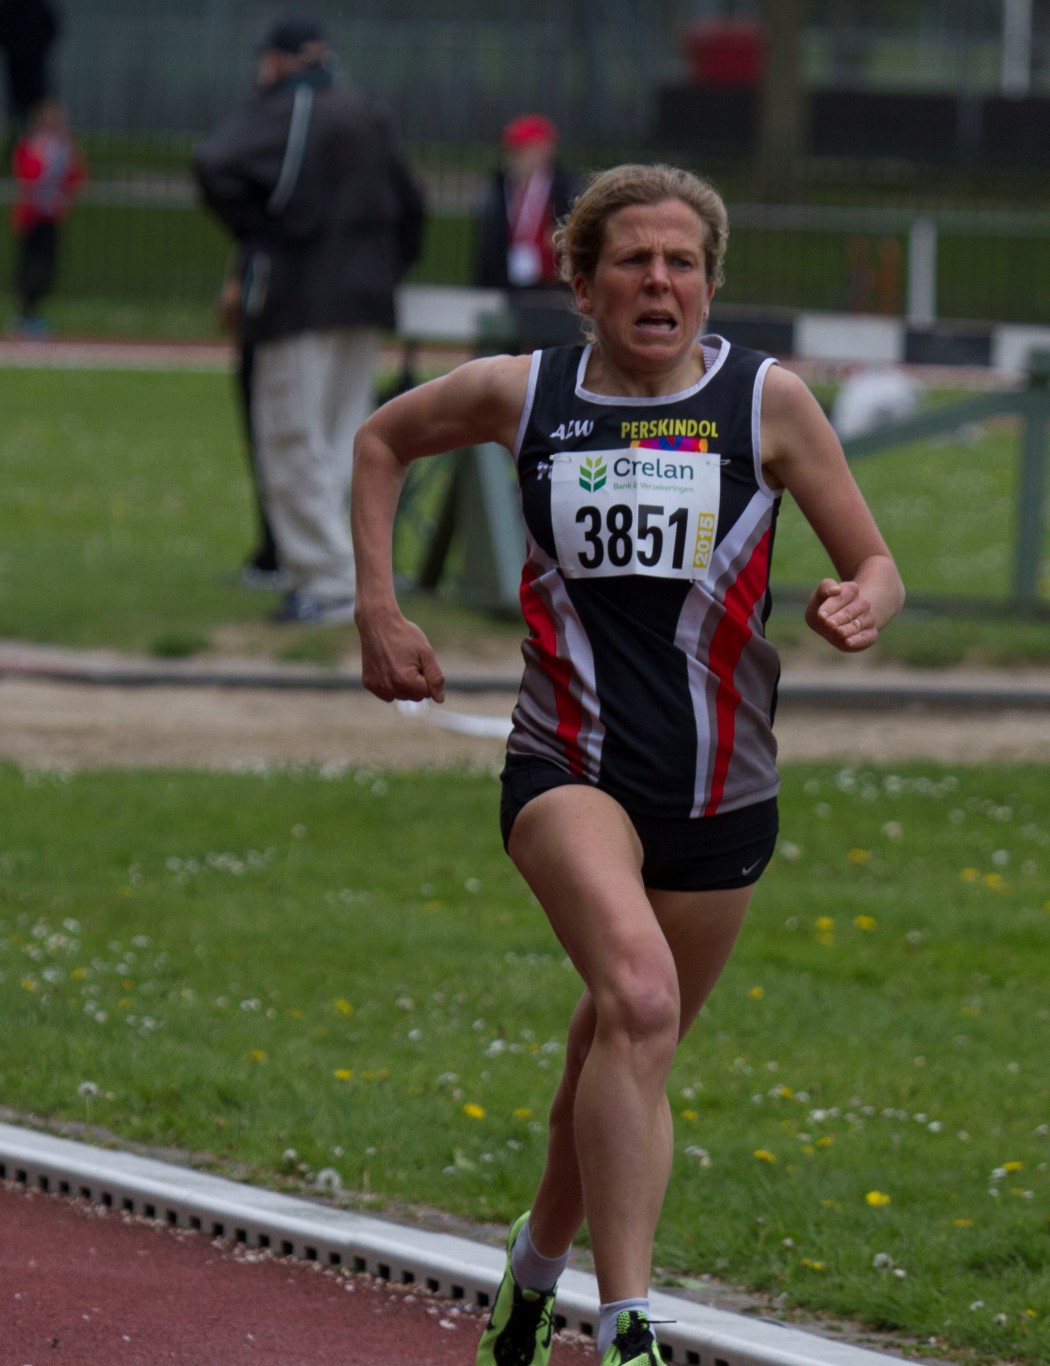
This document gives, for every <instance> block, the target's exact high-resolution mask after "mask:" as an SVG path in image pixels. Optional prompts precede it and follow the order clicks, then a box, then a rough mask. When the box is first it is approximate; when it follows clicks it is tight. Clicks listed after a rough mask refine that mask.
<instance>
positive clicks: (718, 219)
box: [554, 164, 729, 285]
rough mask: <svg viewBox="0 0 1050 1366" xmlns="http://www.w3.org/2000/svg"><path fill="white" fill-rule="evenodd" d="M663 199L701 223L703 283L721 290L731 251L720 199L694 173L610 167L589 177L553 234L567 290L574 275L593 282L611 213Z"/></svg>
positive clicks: (657, 167)
mask: <svg viewBox="0 0 1050 1366" xmlns="http://www.w3.org/2000/svg"><path fill="white" fill-rule="evenodd" d="M665 199H679V200H681V202H682V203H683V204H686V205H688V207H689V208H691V209H692V210H693V212H694V213H695V214H696V215H697V217H698V218H699V219H700V222H701V224H702V226H703V238H704V242H703V246H704V265H705V267H706V271H707V278H708V280H710V281H713V282H714V283H715V284H716V285H720V284H722V282H723V279H724V277H725V269H724V266H725V254H726V248H727V247H728V245H729V215H728V214H727V213H726V206H725V204H724V203H723V200H722V196H721V195H720V194H719V193H718V191H717V190H716V189H715V188H714V186H713V185H710V184H709V183H708V182H707V181H706V180H704V179H703V178H702V177H701V176H698V175H694V174H693V172H692V171H683V170H680V169H679V168H678V167H677V166H665V165H660V164H657V165H653V166H645V165H626V166H613V167H612V168H611V169H610V170H608V171H599V172H598V173H597V174H596V175H593V176H592V177H591V179H590V180H589V181H588V183H587V185H586V186H585V188H584V190H583V192H582V193H581V194H580V196H579V197H578V198H577V199H576V201H575V202H574V204H573V206H572V208H571V209H570V211H569V213H568V216H567V217H566V218H565V219H564V220H563V222H561V223H560V224H559V225H558V229H557V231H556V233H555V234H554V246H555V250H556V251H557V252H558V255H559V257H560V267H559V269H560V271H561V277H562V279H563V280H564V281H565V282H566V283H567V284H571V283H572V279H573V276H574V275H582V276H584V278H585V279H588V280H591V279H593V278H594V273H595V271H596V270H597V268H598V258H599V257H600V256H601V251H602V246H603V245H604V242H605V225H606V223H608V221H609V219H610V218H611V217H612V215H613V214H614V213H617V212H618V211H619V210H620V209H625V208H627V207H628V206H629V205H631V204H662V203H663V201H664V200H665Z"/></svg>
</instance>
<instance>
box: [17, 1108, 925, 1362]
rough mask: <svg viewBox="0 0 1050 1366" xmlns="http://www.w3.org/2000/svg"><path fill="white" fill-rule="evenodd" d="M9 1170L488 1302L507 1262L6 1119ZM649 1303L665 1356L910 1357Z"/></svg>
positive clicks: (36, 1184)
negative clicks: (18, 1124)
mask: <svg viewBox="0 0 1050 1366" xmlns="http://www.w3.org/2000/svg"><path fill="white" fill-rule="evenodd" d="M0 1179H3V1180H7V1181H14V1182H16V1183H17V1184H20V1185H23V1186H28V1187H32V1188H34V1189H39V1190H43V1191H48V1192H51V1193H54V1194H56V1195H60V1196H67V1197H72V1198H80V1199H84V1200H88V1201H91V1202H92V1203H94V1204H98V1205H103V1206H106V1207H109V1208H113V1209H117V1210H125V1211H127V1212H128V1213H129V1214H134V1215H138V1216H141V1217H144V1218H147V1219H154V1220H158V1221H160V1222H161V1223H164V1224H167V1225H169V1226H170V1227H172V1228H189V1229H195V1230H199V1231H201V1232H203V1233H205V1234H207V1235H209V1236H211V1237H216V1238H229V1239H232V1240H234V1241H235V1242H239V1243H242V1244H244V1245H246V1246H248V1247H256V1248H269V1249H271V1250H272V1251H273V1252H274V1253H276V1254H277V1255H278V1256H286V1257H296V1258H299V1259H301V1260H305V1261H311V1262H318V1263H320V1264H321V1265H324V1266H329V1267H344V1268H346V1269H347V1270H349V1271H355V1272H363V1273H366V1274H368V1275H371V1276H375V1277H379V1278H380V1279H382V1280H386V1281H392V1282H395V1283H401V1284H417V1285H421V1286H425V1287H426V1288H427V1289H428V1290H430V1291H431V1292H432V1293H434V1294H436V1295H439V1296H441V1297H443V1298H448V1299H457V1300H465V1301H467V1302H469V1303H472V1304H476V1305H480V1306H487V1305H489V1304H491V1302H492V1299H493V1298H494V1296H495V1293H496V1289H497V1287H498V1285H499V1281H500V1277H501V1276H502V1274H503V1266H504V1256H505V1254H504V1252H503V1250H502V1248H496V1247H489V1246H486V1245H484V1244H480V1243H474V1242H472V1241H470V1240H469V1239H466V1238H460V1237H456V1236H453V1235H450V1234H443V1233H430V1232H427V1231H425V1230H422V1229H416V1228H411V1227H408V1226H405V1225H401V1224H393V1223H389V1222H387V1221H384V1220H380V1219H375V1218H372V1217H370V1216H367V1215H362V1214H355V1213H352V1212H348V1211H345V1210H339V1209H335V1208H333V1207H331V1206H328V1205H322V1204H319V1203H314V1202H313V1201H310V1200H305V1199H299V1198H295V1197H292V1196H288V1195H281V1194H279V1193H276V1192H274V1191H268V1190H263V1189H261V1188H259V1187H254V1186H246V1185H242V1184H241V1183H239V1182H236V1181H230V1180H227V1179H225V1178H223V1177H217V1176H211V1175H208V1174H207V1173H204V1172H198V1171H193V1170H192V1169H189V1168H184V1167H177V1166H175V1165H173V1164H169V1163H166V1162H159V1161H156V1160H155V1159H152V1158H146V1157H140V1156H138V1155H136V1154H133V1153H122V1152H114V1151H110V1150H107V1149H100V1148H94V1147H92V1146H90V1145H88V1144H85V1143H77V1142H73V1141H71V1140H69V1139H64V1138H57V1137H54V1136H52V1135H50V1134H44V1133H39V1132H36V1131H34V1130H29V1129H22V1128H18V1127H16V1126H13V1125H9V1124H0ZM651 1307H652V1313H653V1318H654V1319H656V1320H662V1321H663V1322H661V1325H660V1333H659V1337H660V1342H661V1345H662V1346H663V1348H664V1351H665V1353H669V1355H667V1356H666V1360H668V1361H671V1362H675V1363H677V1362H683V1363H689V1364H690V1366H887V1363H888V1362H890V1361H899V1360H903V1358H900V1357H898V1356H896V1355H893V1356H891V1355H890V1354H888V1353H883V1352H874V1351H870V1350H868V1349H866V1348H861V1347H854V1346H852V1345H850V1344H847V1343H842V1342H835V1341H832V1340H830V1339H828V1338H824V1337H819V1336H817V1335H816V1334H814V1333H808V1332H804V1331H802V1330H800V1329H796V1328H793V1327H790V1326H788V1325H785V1324H781V1323H778V1322H776V1321H775V1320H769V1319H750V1318H746V1317H745V1316H743V1315H739V1314H730V1313H727V1312H726V1311H725V1310H721V1309H713V1308H710V1307H708V1306H706V1305H701V1304H695V1303H693V1302H692V1301H689V1300H685V1299H682V1298H679V1297H678V1296H676V1295H672V1294H666V1293H663V1292H657V1293H655V1294H654V1295H653V1296H652V1299H651ZM597 1310H598V1296H597V1286H596V1284H595V1281H594V1278H593V1277H592V1276H590V1275H589V1274H586V1273H583V1272H579V1271H571V1270H570V1271H568V1272H566V1274H565V1276H564V1277H563V1278H562V1281H561V1283H560V1285H559V1288H558V1300H557V1319H558V1326H559V1327H567V1328H571V1329H574V1330H576V1331H577V1332H581V1333H585V1334H587V1335H588V1336H593V1332H594V1328H595V1325H596V1322H597Z"/></svg>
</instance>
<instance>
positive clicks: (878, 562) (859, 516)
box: [762, 365, 904, 654]
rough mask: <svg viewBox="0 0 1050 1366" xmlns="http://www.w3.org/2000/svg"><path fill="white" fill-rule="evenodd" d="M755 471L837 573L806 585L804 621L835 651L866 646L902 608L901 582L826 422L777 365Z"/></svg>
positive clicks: (769, 381) (767, 387) (798, 383)
mask: <svg viewBox="0 0 1050 1366" xmlns="http://www.w3.org/2000/svg"><path fill="white" fill-rule="evenodd" d="M762 469H763V472H764V474H765V476H766V478H767V479H768V481H769V482H770V484H772V485H773V486H774V487H781V488H785V489H787V491H788V492H789V493H790V494H791V496H792V497H793V498H794V500H795V502H796V503H798V505H799V507H800V508H801V510H802V514H803V516H804V517H805V518H806V520H807V521H808V522H809V524H810V526H811V527H812V528H813V530H814V531H815V532H816V534H817V537H818V538H819V540H820V543H821V544H822V545H823V547H824V549H825V550H826V551H827V552H828V555H829V556H830V558H831V562H832V564H833V565H834V566H835V570H836V573H837V574H838V575H839V577H838V579H833V578H830V577H829V578H826V579H822V580H821V581H820V583H819V584H818V585H817V587H816V588H815V589H814V590H813V592H812V594H811V595H810V598H809V602H808V603H807V605H806V623H807V625H808V626H809V627H810V628H811V629H812V630H813V631H815V632H816V633H817V635H819V636H822V637H823V638H824V639H825V640H827V641H828V642H829V643H830V644H831V645H834V647H835V648H836V649H837V650H842V651H845V652H846V653H849V654H853V653H855V652H857V651H859V650H866V649H868V648H869V646H872V645H874V644H875V642H876V640H878V638H879V632H880V631H881V630H882V629H883V627H885V626H886V625H887V624H888V623H889V622H890V621H892V620H893V618H894V617H895V616H896V615H897V613H898V612H899V611H900V609H901V607H902V606H903V605H904V584H903V583H902V582H901V577H900V574H899V573H898V572H897V566H896V564H894V561H893V556H892V555H891V554H890V552H889V549H888V547H887V545H886V542H885V541H884V540H883V538H882V535H881V533H880V531H879V529H878V527H877V526H876V525H875V519H874V517H872V515H871V512H870V511H869V509H868V505H867V503H865V501H864V496H863V494H862V493H861V491H860V489H859V488H858V487H857V484H856V481H855V480H854V478H853V474H852V473H851V471H850V468H849V466H848V465H847V463H846V457H845V455H844V454H843V452H842V446H841V444H840V443H839V439H838V437H837V436H836V435H835V432H834V430H833V428H832V426H831V423H830V422H829V421H828V419H827V418H826V417H825V415H824V412H823V410H822V409H821V407H820V404H819V403H818V402H817V400H816V399H815V398H814V397H813V395H812V394H811V393H810V391H809V389H808V388H807V387H806V385H805V384H804V383H803V382H802V380H800V379H799V378H798V376H797V375H794V374H792V373H791V372H790V371H789V370H785V369H783V368H782V367H781V366H779V365H774V366H772V367H771V368H770V369H769V371H768V372H767V374H766V377H765V382H764V384H763V391H762Z"/></svg>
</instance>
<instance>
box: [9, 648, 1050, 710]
mask: <svg viewBox="0 0 1050 1366" xmlns="http://www.w3.org/2000/svg"><path fill="white" fill-rule="evenodd" d="M4 678H23V679H35V680H39V681H41V682H50V683H70V684H92V685H96V686H98V687H123V688H159V687H165V688H230V689H244V690H251V689H259V690H264V691H274V690H278V691H279V690H287V691H294V690H302V691H305V692H360V691H361V690H362V687H363V684H362V682H361V677H360V675H359V674H358V673H356V672H350V671H348V670H346V669H344V670H340V671H323V670H318V669H309V668H301V667H295V666H281V665H263V666H258V665H255V664H237V663H231V664H224V665H217V666H215V667H207V666H201V665H199V664H196V663H193V662H191V661H178V660H151V659H141V658H121V657H118V656H112V655H108V654H102V653H95V652H88V651H85V652H77V651H66V650H58V649H49V648H47V647H41V646H32V645H22V644H20V643H18V642H2V641H0V680H3V679H4ZM520 681H521V680H520V675H519V674H518V673H517V672H513V673H512V672H509V671H507V670H506V669H505V668H500V667H493V668H487V667H485V666H484V665H479V666H474V665H461V666H459V667H458V669H457V668H453V669H450V671H449V675H448V679H447V688H448V691H449V692H450V693H457V692H459V693H486V692H492V693H516V692H517V691H518V687H519V684H520ZM779 700H780V702H781V704H784V703H787V704H790V705H797V706H826V705H828V704H831V703H833V704H834V705H835V706H837V707H843V708H850V707H855V708H863V709H870V708H883V707H885V708H887V709H895V708H899V707H900V706H902V705H916V706H927V707H936V708H938V709H945V708H952V709H958V710H979V709H999V710H1048V709H1050V671H1045V670H1044V671H1041V672H1032V673H1030V674H1028V673H1012V674H1011V673H1005V672H1003V673H996V672H993V671H982V672H976V671H974V672H970V671H967V672H965V673H964V672H956V671H951V670H943V671H942V670H936V669H890V668H886V669H883V668H874V669H872V668H861V669H851V668H850V667H848V665H847V666H845V667H842V666H839V667H831V668H827V669H796V670H792V669H791V668H790V667H788V668H786V669H785V671H784V674H783V677H782V678H781V681H780V689H779Z"/></svg>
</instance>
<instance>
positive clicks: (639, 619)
mask: <svg viewBox="0 0 1050 1366" xmlns="http://www.w3.org/2000/svg"><path fill="white" fill-rule="evenodd" d="M703 345H704V357H705V363H706V366H707V368H706V371H705V373H704V375H703V376H702V377H701V379H700V380H699V381H698V382H697V383H696V384H695V385H694V386H693V387H692V388H690V389H687V390H684V391H683V392H681V393H677V394H670V395H662V396H660V397H658V398H627V397H623V398H618V397H609V396H607V395H603V394H595V393H591V392H589V391H588V390H586V389H585V388H584V387H583V377H584V375H585V374H586V367H587V360H588V357H589V354H590V347H579V346H567V347H555V348H552V349H550V350H544V351H537V352H535V353H534V354H533V357H532V368H531V371H530V377H529V386H528V393H527V397H526V400H525V407H524V410H523V412H522V418H521V423H520V425H519V428H518V436H517V440H516V443H515V449H514V452H513V455H514V458H515V461H516V463H517V467H518V481H519V488H520V493H521V501H522V512H523V516H524V522H525V531H526V558H525V565H524V569H523V571H522V581H521V604H522V611H523V613H524V616H525V623H526V626H527V628H528V632H529V634H528V638H527V639H526V641H525V642H524V644H523V645H522V653H523V655H524V657H525V671H524V675H523V678H522V685H521V690H520V692H519V695H518V700H517V704H516V706H515V709H514V715H513V724H512V730H511V735H510V739H509V742H508V753H509V754H515V755H526V756H534V757H538V758H543V759H547V760H550V761H551V762H553V763H555V764H558V765H560V766H561V767H563V768H565V769H566V770H567V771H569V772H570V773H573V774H577V775H579V776H581V777H583V778H586V779H587V780H589V781H591V782H593V783H595V784H596V785H597V786H598V787H600V788H602V789H603V790H605V791H607V792H609V793H610V794H611V795H612V796H614V797H615V798H616V799H617V800H618V801H619V802H621V804H622V805H623V806H624V807H625V808H626V809H627V810H628V811H633V812H636V813H638V814H639V815H653V816H667V817H690V816H693V817H695V816H703V815H713V814H714V813H715V812H718V811H729V810H732V809H734V808H736V807H741V806H747V805H749V804H751V803H753V802H759V801H764V800H766V799H767V798H769V797H772V796H774V795H775V794H776V792H777V788H778V778H777V771H776V743H775V741H774V739H773V733H772V720H773V712H774V709H775V705H776V688H777V679H778V677H779V663H778V660H777V654H776V651H775V649H774V647H773V646H772V645H771V644H770V643H769V641H767V640H766V638H765V635H764V626H765V621H766V618H767V617H768V615H769V610H770V606H771V601H770V594H769V567H770V558H771V554H772V549H773V535H774V529H775V525H776V515H777V510H778V507H779V493H778V491H777V490H775V489H772V488H771V487H770V486H769V485H768V484H767V483H766V481H765V478H764V477H763V474H762V469H761V464H760V451H759V419H760V410H761V394H762V381H763V378H764V376H765V374H766V371H767V369H768V367H769V366H770V365H772V364H774V363H775V362H774V361H773V360H772V359H771V358H770V357H767V356H763V355H761V354H760V353H758V352H756V351H750V350H746V349H744V348H742V347H738V346H731V345H730V343H729V342H728V341H726V340H725V339H724V338H722V337H718V336H711V337H706V338H704V339H703Z"/></svg>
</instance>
